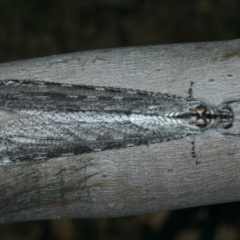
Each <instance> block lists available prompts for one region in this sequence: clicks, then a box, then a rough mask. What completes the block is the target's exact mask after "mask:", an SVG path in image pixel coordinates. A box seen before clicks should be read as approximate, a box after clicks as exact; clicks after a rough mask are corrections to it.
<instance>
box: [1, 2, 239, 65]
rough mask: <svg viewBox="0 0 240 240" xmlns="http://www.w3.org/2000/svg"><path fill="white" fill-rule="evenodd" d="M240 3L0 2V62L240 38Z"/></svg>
mask: <svg viewBox="0 0 240 240" xmlns="http://www.w3.org/2000/svg"><path fill="white" fill-rule="evenodd" d="M239 14H240V1H238V0H228V1H226V0H182V1H177V0H168V1H167V0H163V1H158V0H80V1H73V0H41V1H40V0H34V1H31V0H25V1H22V0H0V33H1V37H0V48H1V51H0V62H6V61H11V60H17V59H24V58H31V57H40V56H46V55H52V54H60V53H65V52H74V51H82V50H90V49H97V48H110V47H122V46H133V45H150V44H163V43H177V42H178V43H179V42H190V41H191V42H193V41H212V40H226V39H234V38H239V37H240V18H239Z"/></svg>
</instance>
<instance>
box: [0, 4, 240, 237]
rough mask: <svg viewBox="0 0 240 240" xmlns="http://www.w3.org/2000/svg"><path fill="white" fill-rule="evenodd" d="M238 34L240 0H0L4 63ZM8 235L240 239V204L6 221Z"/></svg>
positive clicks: (2, 228)
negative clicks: (115, 215) (118, 215)
mask: <svg viewBox="0 0 240 240" xmlns="http://www.w3.org/2000/svg"><path fill="white" fill-rule="evenodd" d="M239 37H240V1H239V0H182V1H180V0H168V1H167V0H165V1H157V0H82V1H81V0H79V1H77V0H75V1H73V0H42V1H40V0H25V1H24V0H0V62H7V61H14V60H20V59H27V58H33V57H42V56H48V55H53V54H61V53H68V52H75V51H83V50H92V49H100V48H110V47H111V48H112V47H126V46H136V45H151V44H166V43H183V42H200V41H215V40H227V39H236V38H239ZM2 239H3V240H5V239H6V240H14V239H24V240H25V239H26V240H27V239H29V240H30V239H39V240H40V239H59V240H68V239H101V240H102V239H104V240H105V239H106V240H108V239H114V240H118V239H119V240H120V239H139V240H143V239H168V240H170V239H176V240H182V239H183V240H188V239H189V240H195V239H196V240H198V239H201V240H206V239H216V240H219V239H220V240H221V239H223V240H225V239H227V240H235V239H236V240H240V204H239V203H228V204H221V205H214V206H207V207H199V208H191V209H185V210H176V211H171V212H161V213H156V214H151V215H144V216H136V217H129V218H121V219H82V220H47V221H37V222H26V223H12V224H1V225H0V240H2Z"/></svg>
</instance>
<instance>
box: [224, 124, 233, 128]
mask: <svg viewBox="0 0 240 240" xmlns="http://www.w3.org/2000/svg"><path fill="white" fill-rule="evenodd" d="M232 126H233V124H232V123H229V124H227V125H225V126H224V127H223V128H224V129H229V128H231V127H232Z"/></svg>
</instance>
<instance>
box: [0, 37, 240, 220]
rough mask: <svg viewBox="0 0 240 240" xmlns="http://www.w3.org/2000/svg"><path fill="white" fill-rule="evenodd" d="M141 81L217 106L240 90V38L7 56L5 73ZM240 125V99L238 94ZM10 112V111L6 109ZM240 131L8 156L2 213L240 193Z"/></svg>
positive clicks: (1, 180)
mask: <svg viewBox="0 0 240 240" xmlns="http://www.w3.org/2000/svg"><path fill="white" fill-rule="evenodd" d="M4 79H32V80H35V81H37V80H41V81H52V82H59V83H74V84H88V85H97V86H111V87H124V88H133V89H139V90H146V91H154V92H161V93H168V94H171V95H172V94H175V95H178V96H182V97H188V89H189V87H190V83H191V82H195V84H194V86H193V96H194V98H195V99H197V100H201V101H203V102H204V103H206V104H209V105H211V106H218V105H220V104H221V103H222V102H224V101H230V100H239V99H240V41H239V40H234V41H225V42H206V43H191V44H175V45H162V46H148V47H133V48H122V49H107V50H97V51H88V52H79V53H71V54H65V55H58V56H51V57H45V58H40V59H31V60H26V61H19V62H11V63H5V64H0V80H4ZM230 106H231V108H232V109H233V112H234V116H235V119H234V126H233V127H232V128H231V129H229V132H230V133H234V134H240V121H239V119H240V102H235V103H231V104H230ZM1 117H4V116H1ZM239 144H240V138H239V137H226V136H222V135H221V134H220V133H219V132H218V131H215V130H211V131H206V133H204V134H202V135H199V136H197V137H195V149H196V159H193V158H192V155H191V139H188V138H183V139H180V140H174V141H169V142H163V143H157V144H151V145H149V146H137V147H129V148H125V149H116V150H109V151H103V152H95V153H89V154H83V155H76V156H72V157H62V158H55V159H51V160H48V161H44V160H41V161H36V162H33V163H26V164H20V165H11V166H0V221H1V222H13V221H25V220H37V219H53V218H89V217H113V216H115V217H116V216H119V217H120V216H127V215H135V214H142V213H150V212H157V211H161V210H168V209H177V208H187V207H192V206H200V205H205V204H214V203H222V202H231V201H239V200H240V175H239V172H240V151H239ZM196 162H198V163H199V164H196Z"/></svg>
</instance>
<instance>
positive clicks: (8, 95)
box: [0, 80, 233, 164]
mask: <svg viewBox="0 0 240 240" xmlns="http://www.w3.org/2000/svg"><path fill="white" fill-rule="evenodd" d="M0 110H1V111H2V114H1V116H0V164H13V163H19V162H24V161H33V160H38V159H49V158H54V157H61V156H67V155H74V154H81V153H88V152H92V151H102V150H108V149H113V148H122V147H130V146H135V145H140V144H151V143H156V142H161V141H167V140H173V139H178V138H182V137H186V136H189V135H196V134H200V133H201V132H202V131H204V130H205V129H207V128H209V127H219V126H222V127H224V128H228V127H230V126H231V125H232V122H233V113H232V110H231V109H230V108H228V107H223V108H221V109H217V108H216V109H214V108H208V107H207V106H206V105H205V104H203V103H201V102H199V101H195V100H191V99H185V98H181V97H176V96H170V95H167V94H160V93H152V92H145V91H138V90H132V89H118V88H110V87H95V86H84V85H70V84H69V85H68V84H59V83H52V82H41V81H36V82H35V81H32V80H25V81H23V80H2V81H0ZM3 116H4V117H3ZM6 116H7V117H6Z"/></svg>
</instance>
